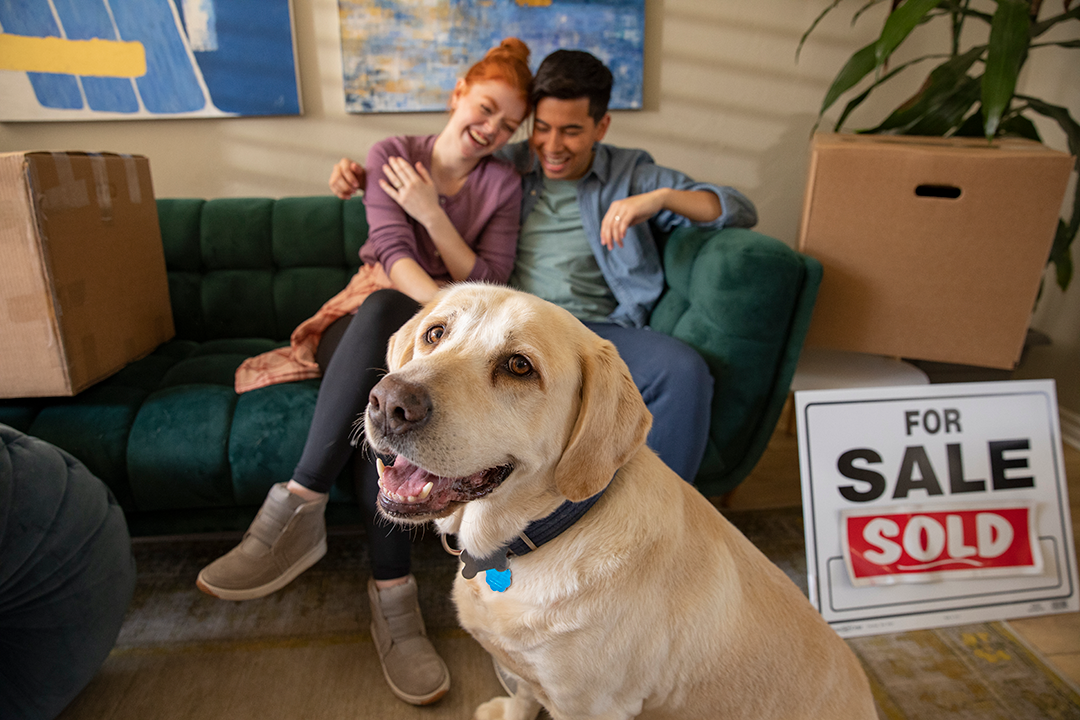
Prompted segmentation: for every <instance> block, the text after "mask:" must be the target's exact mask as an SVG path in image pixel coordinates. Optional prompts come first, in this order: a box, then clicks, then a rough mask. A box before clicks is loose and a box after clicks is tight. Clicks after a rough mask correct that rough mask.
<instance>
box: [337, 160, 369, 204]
mask: <svg viewBox="0 0 1080 720" xmlns="http://www.w3.org/2000/svg"><path fill="white" fill-rule="evenodd" d="M362 187H364V168H362V167H361V166H360V165H358V164H357V163H354V162H353V161H352V160H350V159H349V158H341V159H340V160H338V161H337V164H335V165H334V169H333V170H332V171H331V172H330V190H331V191H332V192H333V193H334V194H335V195H337V196H338V197H339V198H341V199H342V200H348V199H349V198H351V197H352V196H353V195H355V194H356V193H358V192H359V191H360V189H361V188H362Z"/></svg>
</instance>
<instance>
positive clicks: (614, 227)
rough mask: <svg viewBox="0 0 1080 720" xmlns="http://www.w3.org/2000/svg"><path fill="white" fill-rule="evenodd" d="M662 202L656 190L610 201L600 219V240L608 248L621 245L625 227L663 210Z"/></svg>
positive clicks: (659, 193)
mask: <svg viewBox="0 0 1080 720" xmlns="http://www.w3.org/2000/svg"><path fill="white" fill-rule="evenodd" d="M663 203H664V201H663V196H662V194H661V192H660V191H658V190H654V191H652V192H647V193H642V194H641V195H631V196H630V197H627V198H623V199H622V200H616V201H615V202H613V203H611V205H609V206H608V211H607V213H605V214H604V219H603V220H601V221H600V242H602V243H603V244H604V247H606V248H607V249H608V250H612V249H614V248H615V245H616V244H618V246H619V247H622V246H623V238H625V237H626V231H627V229H628V228H629V227H630V226H631V225H637V224H638V223H640V222H645V221H646V220H648V219H649V218H651V217H652V216H653V215H655V214H656V213H658V212H660V211H661V210H663V209H664V204H663Z"/></svg>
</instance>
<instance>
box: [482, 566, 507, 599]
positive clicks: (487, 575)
mask: <svg viewBox="0 0 1080 720" xmlns="http://www.w3.org/2000/svg"><path fill="white" fill-rule="evenodd" d="M484 580H486V581H487V584H488V587H489V588H491V589H492V590H494V591H495V592H498V593H501V592H506V591H507V590H509V589H510V583H511V581H512V580H513V577H512V576H511V575H510V571H509V570H487V571H485V572H484Z"/></svg>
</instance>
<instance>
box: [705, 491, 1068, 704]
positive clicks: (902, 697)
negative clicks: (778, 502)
mask: <svg viewBox="0 0 1080 720" xmlns="http://www.w3.org/2000/svg"><path fill="white" fill-rule="evenodd" d="M724 515H725V517H727V518H728V520H730V521H731V523H732V524H733V525H735V526H736V527H738V528H739V529H740V530H741V531H742V532H743V534H744V535H746V536H747V537H748V538H749V539H750V541H751V542H753V543H754V544H755V545H757V546H758V548H760V549H761V551H762V552H764V553H765V555H767V556H768V557H769V558H770V559H771V560H772V561H773V562H775V563H776V564H777V565H779V566H780V568H781V569H782V570H783V571H784V572H785V573H786V574H787V576H788V577H790V578H791V579H792V580H794V581H795V583H796V584H797V585H798V586H799V587H800V589H802V591H803V593H804V594H805V593H806V592H807V580H806V554H805V544H804V542H805V541H804V536H803V522H802V511H801V510H800V509H797V508H786V509H782V510H767V511H765V510H753V511H738V512H736V511H724ZM847 642H848V644H849V645H850V646H851V647H852V649H853V650H855V654H856V655H858V656H859V659H860V660H862V663H863V667H864V668H865V669H866V672H867V675H868V676H869V678H870V684H871V687H872V689H873V691H874V697H875V699H876V700H877V703H878V713H879V715H880V716H881V717H882V718H884V719H886V720H923V719H924V718H925V719H926V720H931V719H932V718H942V719H953V718H955V719H956V720H999V719H1000V720H1005V719H1008V720H1020V719H1021V718H1023V719H1027V718H1031V719H1032V720H1035V719H1036V718H1039V719H1041V718H1080V694H1078V693H1077V690H1076V689H1075V688H1074V687H1073V686H1072V685H1071V684H1070V683H1069V682H1068V681H1067V680H1065V679H1063V678H1061V677H1060V676H1059V675H1058V674H1057V673H1056V672H1054V670H1053V669H1052V668H1051V667H1049V666H1048V665H1047V664H1046V663H1045V662H1044V661H1043V660H1042V659H1041V658H1039V657H1038V655H1037V654H1036V653H1034V652H1032V651H1031V650H1029V649H1028V648H1027V647H1026V646H1025V645H1024V643H1023V642H1022V641H1021V640H1020V639H1019V638H1017V637H1016V636H1015V635H1014V634H1013V633H1012V632H1011V631H1010V630H1009V627H1008V625H1007V623H997V622H994V623H980V624H976V625H963V626H958V627H949V628H939V629H936V630H917V631H911V632H905V633H895V634H891V635H877V636H871V637H863V638H851V639H849V640H848V641H847Z"/></svg>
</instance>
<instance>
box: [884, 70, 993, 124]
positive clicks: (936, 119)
mask: <svg viewBox="0 0 1080 720" xmlns="http://www.w3.org/2000/svg"><path fill="white" fill-rule="evenodd" d="M979 91H980V83H979V80H978V78H973V77H966V76H965V79H963V80H961V81H960V83H959V84H958V85H957V86H956V88H955V90H953V91H952V92H950V93H948V94H946V95H942V96H940V97H937V98H935V99H934V102H933V103H931V104H929V105H928V106H927V108H926V112H925V113H923V114H922V116H921V117H919V118H918V119H917V120H916V121H915V122H913V123H911V124H910V125H908V126H907V127H905V128H904V129H903V133H904V134H905V135H930V136H933V137H943V136H945V135H949V134H950V133H952V132H953V131H954V130H955V129H956V128H957V127H959V126H960V124H961V123H963V121H964V116H966V115H967V114H968V112H969V111H970V110H971V107H972V106H973V105H974V104H975V103H977V102H978V101H979Z"/></svg>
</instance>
